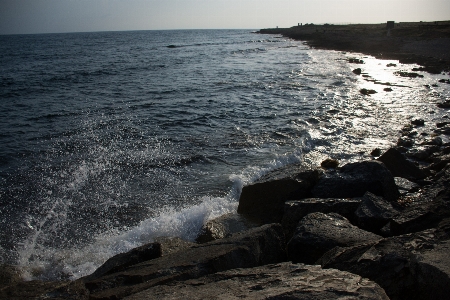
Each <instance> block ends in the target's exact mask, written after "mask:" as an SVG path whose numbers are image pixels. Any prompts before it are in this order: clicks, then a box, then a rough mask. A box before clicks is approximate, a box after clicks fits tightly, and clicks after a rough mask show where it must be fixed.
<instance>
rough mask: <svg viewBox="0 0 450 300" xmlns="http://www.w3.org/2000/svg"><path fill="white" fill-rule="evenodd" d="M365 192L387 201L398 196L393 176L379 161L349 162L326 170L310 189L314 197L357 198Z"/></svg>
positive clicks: (393, 199)
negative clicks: (332, 169)
mask: <svg viewBox="0 0 450 300" xmlns="http://www.w3.org/2000/svg"><path fill="white" fill-rule="evenodd" d="M366 192H371V193H373V194H375V195H378V196H382V197H383V198H385V199H386V200H388V201H395V200H397V199H398V197H399V195H400V194H399V192H398V189H397V186H396V185H395V181H394V177H393V176H392V174H391V173H390V172H389V170H388V169H387V168H386V166H385V165H384V164H383V163H381V162H379V161H375V160H372V161H363V162H356V163H349V164H346V165H345V166H343V167H342V168H341V169H340V170H338V171H335V172H327V173H325V174H324V176H322V177H321V178H320V179H319V181H318V183H317V184H316V185H315V186H314V188H313V189H312V195H313V197H314V198H357V197H362V196H364V194H365V193H366Z"/></svg>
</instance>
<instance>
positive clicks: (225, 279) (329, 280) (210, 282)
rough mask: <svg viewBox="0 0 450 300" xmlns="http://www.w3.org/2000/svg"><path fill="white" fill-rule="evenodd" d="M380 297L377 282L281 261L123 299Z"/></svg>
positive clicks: (381, 294) (386, 298) (189, 281)
mask: <svg viewBox="0 0 450 300" xmlns="http://www.w3.org/2000/svg"><path fill="white" fill-rule="evenodd" d="M242 298H245V299H255V300H256V299H261V300H262V299H305V300H306V299H316V300H321V299H324V300H325V299H367V300H369V299H379V300H382V299H383V300H388V299H389V298H388V297H387V295H386V293H385V292H384V291H383V289H382V288H381V287H379V286H378V285H377V284H376V283H374V282H372V281H370V280H367V279H365V278H361V277H360V276H358V275H354V274H350V273H348V272H342V271H338V270H333V269H327V270H323V269H321V268H320V266H307V265H303V264H291V263H281V264H276V265H266V266H262V267H256V268H248V269H237V270H230V271H226V272H220V273H216V274H213V275H209V276H205V277H202V278H199V279H192V280H187V281H183V282H178V283H175V284H173V285H170V286H167V285H165V286H156V287H153V288H150V289H147V290H145V291H142V292H140V293H138V294H135V295H132V296H129V297H126V298H125V300H140V299H242Z"/></svg>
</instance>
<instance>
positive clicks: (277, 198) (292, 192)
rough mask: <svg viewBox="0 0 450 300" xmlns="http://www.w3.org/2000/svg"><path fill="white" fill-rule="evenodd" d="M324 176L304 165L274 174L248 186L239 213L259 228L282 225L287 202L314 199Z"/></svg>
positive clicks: (242, 194)
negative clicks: (265, 225) (264, 225)
mask: <svg viewBox="0 0 450 300" xmlns="http://www.w3.org/2000/svg"><path fill="white" fill-rule="evenodd" d="M320 174H321V173H320V171H319V170H305V169H304V167H302V166H301V165H291V166H287V167H285V168H281V169H278V170H276V171H274V172H271V173H269V174H267V175H266V176H264V177H262V178H261V179H260V180H258V181H257V182H256V183H254V184H251V185H247V186H244V188H243V189H242V193H241V196H240V198H239V206H238V210H237V212H238V213H239V214H242V215H244V216H245V217H246V218H248V219H249V220H251V221H253V222H255V223H258V224H265V223H279V222H280V221H281V218H282V216H283V205H284V202H286V201H287V200H297V199H303V198H307V197H310V196H311V188H312V187H313V186H314V184H315V183H316V182H317V180H318V179H319V177H320Z"/></svg>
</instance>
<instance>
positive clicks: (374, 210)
mask: <svg viewBox="0 0 450 300" xmlns="http://www.w3.org/2000/svg"><path fill="white" fill-rule="evenodd" d="M347 50H348V49H347ZM429 61H433V60H429ZM415 62H417V61H415ZM440 62H442V61H440ZM351 63H358V62H351ZM436 66H438V67H437V69H439V68H441V67H445V66H448V64H447V63H442V64H441V63H440V64H438V65H436V64H428V67H427V68H428V71H433V70H437V69H436ZM444 69H445V68H444ZM444 69H442V70H444ZM355 70H356V69H355ZM442 70H440V71H442ZM447 70H448V69H447ZM354 73H355V74H356V75H358V74H357V73H358V71H355V72H354ZM361 93H362V94H364V95H367V97H370V96H369V95H370V91H367V92H363V91H361ZM437 106H438V107H437V108H436V109H443V110H445V111H446V112H448V111H447V110H448V108H450V103H448V101H446V102H443V103H439V104H438V105H437ZM424 125H431V124H425V122H424V121H423V120H421V119H414V120H412V121H411V123H410V124H406V125H405V126H404V127H403V129H402V130H401V132H400V133H399V139H398V141H397V145H396V146H395V147H393V148H391V149H388V150H387V151H382V150H380V149H374V151H372V159H371V160H366V161H361V162H354V163H348V164H346V165H343V166H340V163H339V161H336V160H334V159H331V158H330V159H327V160H325V161H323V162H322V164H321V166H317V167H316V168H313V169H309V168H306V167H305V166H303V165H300V164H295V165H288V166H285V167H283V168H280V169H277V170H274V171H272V172H270V173H269V174H266V175H265V176H263V177H261V178H260V179H259V180H258V181H256V182H254V183H253V184H251V185H248V186H245V187H244V188H243V190H242V193H241V196H240V199H239V206H238V210H237V212H236V213H232V214H227V215H224V216H221V217H219V218H217V219H214V220H211V221H209V222H208V223H206V224H204V226H203V228H202V230H201V232H200V233H199V234H198V237H197V239H196V241H195V242H188V241H183V240H181V239H180V238H177V237H160V238H157V239H156V240H155V241H154V242H152V243H149V244H146V245H143V246H141V247H138V248H135V249H133V250H131V251H129V252H127V253H121V254H118V255H116V256H114V257H112V258H110V259H109V260H108V261H106V262H105V263H104V264H103V265H102V266H101V267H99V268H98V269H97V270H96V271H95V272H94V273H93V274H91V275H89V276H86V277H83V278H80V279H78V280H75V281H57V282H45V281H37V280H35V281H23V280H22V279H21V276H20V270H18V269H17V268H15V267H14V266H7V265H3V266H2V268H1V271H0V299H74V300H78V299H156V298H158V299H235V298H249V299H447V297H448V296H447V295H448V294H449V293H450V256H449V255H448V253H449V250H450V190H449V186H450V143H447V142H444V141H443V138H444V140H447V139H448V138H447V137H448V136H450V119H449V118H448V114H447V115H445V116H444V118H443V119H442V120H440V121H439V122H438V123H436V124H433V126H431V127H432V130H431V131H430V130H429V129H426V130H428V131H425V128H430V126H426V127H425V126H424Z"/></svg>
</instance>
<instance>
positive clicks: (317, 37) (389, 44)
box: [258, 21, 450, 74]
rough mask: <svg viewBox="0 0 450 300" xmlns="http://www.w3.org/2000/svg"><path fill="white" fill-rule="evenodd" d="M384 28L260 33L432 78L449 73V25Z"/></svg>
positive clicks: (356, 26)
mask: <svg viewBox="0 0 450 300" xmlns="http://www.w3.org/2000/svg"><path fill="white" fill-rule="evenodd" d="M392 26H393V27H391V28H389V27H388V24H386V23H385V24H352V25H333V24H324V25H314V24H305V25H303V24H302V25H300V24H299V26H294V27H291V28H272V29H261V30H260V31H258V33H261V34H281V35H283V36H285V37H289V38H292V39H296V40H301V41H305V43H306V44H308V45H310V46H312V47H315V48H321V49H331V50H339V51H349V52H360V53H364V54H368V55H372V56H375V57H376V58H379V59H395V60H399V61H400V63H415V64H418V65H421V66H423V70H425V71H428V72H430V73H433V74H439V73H441V72H446V73H448V72H449V71H450V52H449V51H448V50H447V49H449V48H450V21H439V22H408V23H395V24H392Z"/></svg>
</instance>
